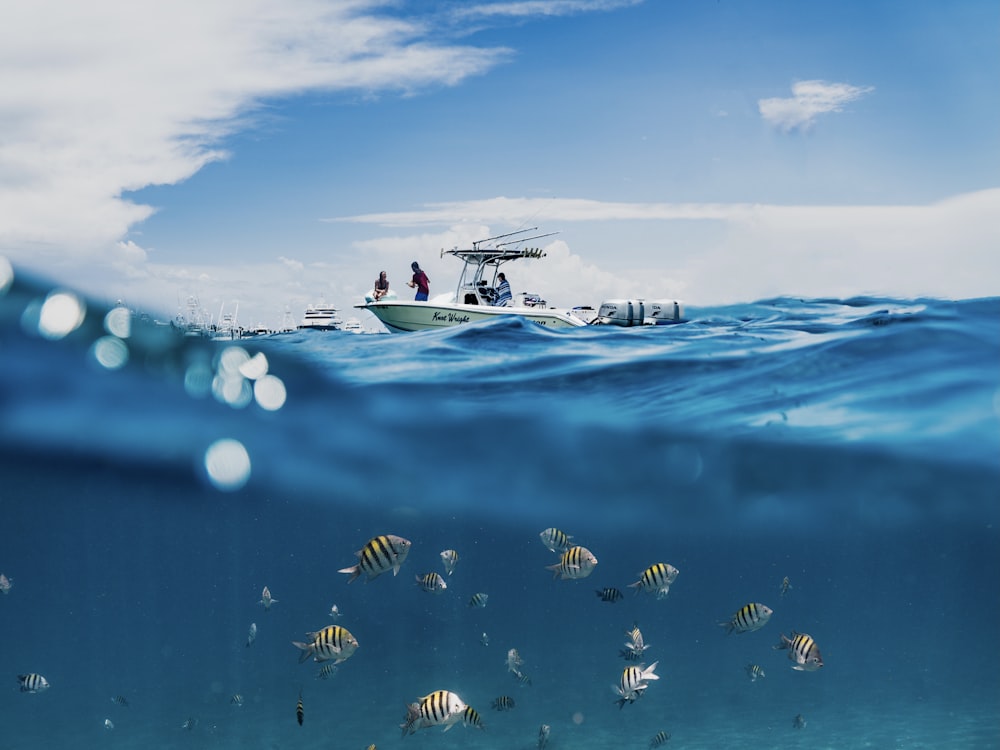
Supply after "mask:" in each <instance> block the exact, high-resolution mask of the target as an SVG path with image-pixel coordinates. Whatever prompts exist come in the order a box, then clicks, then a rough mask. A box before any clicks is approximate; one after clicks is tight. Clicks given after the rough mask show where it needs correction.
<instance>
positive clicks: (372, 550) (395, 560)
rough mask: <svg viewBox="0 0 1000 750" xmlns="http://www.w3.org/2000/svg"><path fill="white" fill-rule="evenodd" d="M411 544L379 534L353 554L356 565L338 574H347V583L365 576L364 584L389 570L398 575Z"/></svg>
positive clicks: (391, 535) (390, 535)
mask: <svg viewBox="0 0 1000 750" xmlns="http://www.w3.org/2000/svg"><path fill="white" fill-rule="evenodd" d="M410 545H411V542H410V540H409V539H403V537H401V536H396V535H394V534H381V535H379V536H376V537H372V538H371V539H369V540H368V542H367V543H366V544H365V546H364V547H362V548H361V549H359V550H358V551H357V552H355V553H354V554H355V555H356V556H357V558H358V564H357V565H352V566H351V567H349V568H341V569H340V570H339V571H338V572H339V573H347V574H348V575H349V576H350V578H348V579H347V582H348V583H351V582H352V581H354V579H355V578H358V577H359V576H360V575H361V574H362V573H364V574H365V576H366V577H365V583H367V582H368V581H371V580H372V579H373V578H377V577H378V576H380V575H382V574H383V573H385V572H386V571H389V570H391V571H392V574H393V575H394V576H395V575H398V574H399V568H400V566H401V565H402V564H403V561H404V560H405V559H406V556H407V555H408V554H409V553H410Z"/></svg>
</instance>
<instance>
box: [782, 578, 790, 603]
mask: <svg viewBox="0 0 1000 750" xmlns="http://www.w3.org/2000/svg"><path fill="white" fill-rule="evenodd" d="M791 590H792V584H791V583H789V582H788V576H785V577H784V578H782V579H781V598H782V599H784V598H785V594H787V593H788V592H789V591H791Z"/></svg>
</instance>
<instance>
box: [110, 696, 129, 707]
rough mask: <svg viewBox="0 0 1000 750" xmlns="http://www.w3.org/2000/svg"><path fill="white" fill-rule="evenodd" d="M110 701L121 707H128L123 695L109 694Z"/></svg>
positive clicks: (126, 699)
mask: <svg viewBox="0 0 1000 750" xmlns="http://www.w3.org/2000/svg"><path fill="white" fill-rule="evenodd" d="M111 702H112V703H114V704H115V705H116V706H122V707H123V708H128V707H129V705H128V698H126V697H125V696H124V695H113V696H111Z"/></svg>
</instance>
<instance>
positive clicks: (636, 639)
mask: <svg viewBox="0 0 1000 750" xmlns="http://www.w3.org/2000/svg"><path fill="white" fill-rule="evenodd" d="M625 637H626V638H628V640H627V641H625V648H624V649H622V651H621V652H620V655H621V657H622V658H623V659H625V661H638V660H639V659H641V658H642V653H643V651H645V650H646V649H647V648H649V646H648V645H646V642H645V639H644V638H643V637H642V631H641V630H639V623H633V625H632V627H631V628H630V629H629V630H626V631H625Z"/></svg>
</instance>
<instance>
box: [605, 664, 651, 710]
mask: <svg viewBox="0 0 1000 750" xmlns="http://www.w3.org/2000/svg"><path fill="white" fill-rule="evenodd" d="M657 664H659V662H656V661H654V662H653V663H652V664H650V665H649V666H648V667H646V666H643V665H642V664H640V665H639V666H638V667H625V669H624V670H623V671H622V677H621V680H620V681H619V684H618V686H617V687H616V686H614V685H612V686H611V689H612V690H613V691H614V692H615V693H617V694H618V696H619V699H618V701H617V702H618V708H621V707H622V706H624V705H625V704H626V703H634V702H635V701H637V700H639V698H641V697H642V694H643V692H645V690H646V688H647V687H649V681H650V680H658V679H660V678H659V676H658V675H657V674H656V673H655V669H656V665H657Z"/></svg>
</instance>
